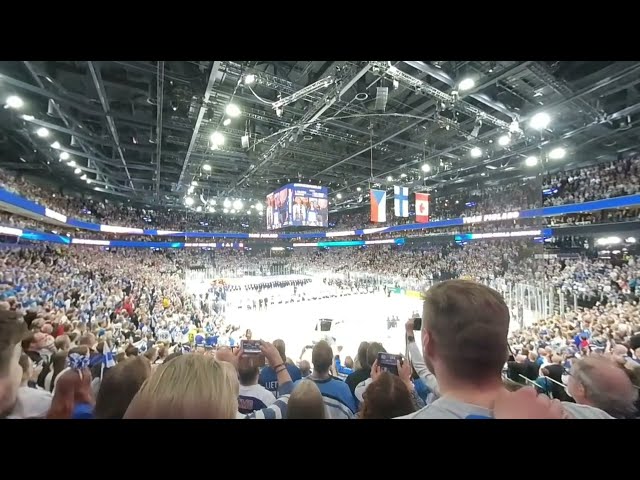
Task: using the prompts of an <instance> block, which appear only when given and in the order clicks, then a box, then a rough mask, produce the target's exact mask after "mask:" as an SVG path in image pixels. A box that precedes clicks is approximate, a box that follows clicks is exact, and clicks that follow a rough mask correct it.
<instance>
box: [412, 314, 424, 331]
mask: <svg viewBox="0 0 640 480" xmlns="http://www.w3.org/2000/svg"><path fill="white" fill-rule="evenodd" d="M413 329H414V330H421V329H422V318H420V317H416V318H414V319H413Z"/></svg>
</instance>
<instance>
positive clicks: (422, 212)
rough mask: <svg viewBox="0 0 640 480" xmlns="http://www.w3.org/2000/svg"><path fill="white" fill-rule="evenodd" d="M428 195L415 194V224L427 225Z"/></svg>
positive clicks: (429, 197) (429, 196)
mask: <svg viewBox="0 0 640 480" xmlns="http://www.w3.org/2000/svg"><path fill="white" fill-rule="evenodd" d="M430 199H431V195H430V194H428V193H416V222H417V223H427V222H428V221H429V200H430Z"/></svg>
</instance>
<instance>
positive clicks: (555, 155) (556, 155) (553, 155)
mask: <svg viewBox="0 0 640 480" xmlns="http://www.w3.org/2000/svg"><path fill="white" fill-rule="evenodd" d="M566 154H567V151H566V150H565V149H564V148H562V147H557V148H554V149H553V150H551V151H550V152H549V158H550V159H551V160H562V159H563V158H564V157H565V155H566Z"/></svg>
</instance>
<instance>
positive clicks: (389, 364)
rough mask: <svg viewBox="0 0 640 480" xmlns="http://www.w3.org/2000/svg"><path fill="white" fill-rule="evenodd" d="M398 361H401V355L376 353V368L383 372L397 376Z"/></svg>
mask: <svg viewBox="0 0 640 480" xmlns="http://www.w3.org/2000/svg"><path fill="white" fill-rule="evenodd" d="M398 361H400V362H401V361H402V355H394V354H393V353H383V352H380V353H378V366H379V367H380V370H382V371H383V372H389V373H393V374H394V375H398Z"/></svg>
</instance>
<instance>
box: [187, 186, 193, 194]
mask: <svg viewBox="0 0 640 480" xmlns="http://www.w3.org/2000/svg"><path fill="white" fill-rule="evenodd" d="M194 190H195V188H193V187H189V188H188V189H187V193H193V191H194Z"/></svg>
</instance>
